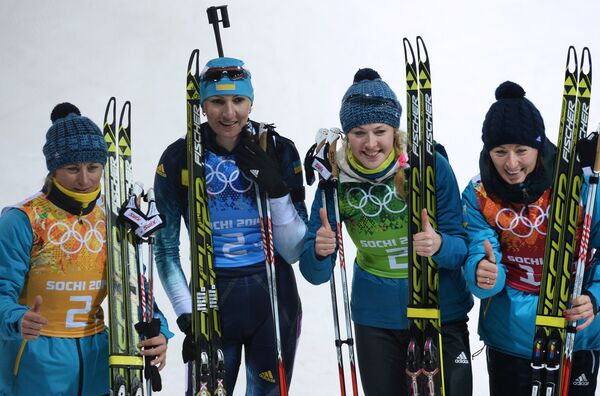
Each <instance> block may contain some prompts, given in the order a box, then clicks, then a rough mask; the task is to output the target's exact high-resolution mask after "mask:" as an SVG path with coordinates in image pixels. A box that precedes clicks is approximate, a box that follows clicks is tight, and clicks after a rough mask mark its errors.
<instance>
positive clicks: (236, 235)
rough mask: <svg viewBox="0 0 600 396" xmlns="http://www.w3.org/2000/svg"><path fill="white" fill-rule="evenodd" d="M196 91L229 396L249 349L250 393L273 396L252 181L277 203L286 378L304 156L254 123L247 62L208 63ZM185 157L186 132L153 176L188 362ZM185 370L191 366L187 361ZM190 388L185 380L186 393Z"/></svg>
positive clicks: (167, 276)
mask: <svg viewBox="0 0 600 396" xmlns="http://www.w3.org/2000/svg"><path fill="white" fill-rule="evenodd" d="M200 97H201V101H202V102H201V103H202V111H203V114H204V116H205V117H206V119H207V121H206V122H204V123H202V125H201V139H202V146H203V157H204V162H205V164H206V165H205V180H206V192H207V200H208V212H209V216H210V222H211V231H212V243H213V251H214V260H213V263H214V269H215V272H216V278H217V290H218V304H219V311H220V315H221V329H222V350H223V353H224V356H225V388H226V390H227V392H228V394H233V390H234V386H235V383H236V380H237V376H238V371H239V366H240V362H241V354H242V349H244V353H245V365H246V383H247V385H246V386H247V387H246V394H248V395H276V394H279V388H278V382H279V379H278V367H277V360H276V357H277V354H276V343H275V336H274V332H275V325H274V320H273V312H272V309H271V300H270V292H269V288H268V287H267V285H268V279H267V271H265V252H264V250H263V246H262V238H261V226H260V216H259V206H258V202H257V198H256V193H255V185H256V186H258V188H259V189H260V190H261V191H264V192H266V193H267V195H268V202H269V204H270V208H271V216H272V224H273V229H272V233H273V243H274V247H275V251H276V252H275V253H276V264H275V266H276V268H277V271H276V277H277V283H276V285H277V292H278V303H279V321H280V329H281V332H280V333H281V342H282V355H283V361H284V366H285V369H286V381H287V383H288V384H289V382H290V380H291V376H292V368H293V363H294V356H295V353H296V344H297V340H298V337H299V335H300V321H301V314H302V310H301V304H300V297H299V295H298V290H297V287H296V280H295V277H294V272H293V269H292V267H291V265H290V264H291V263H293V262H295V261H297V260H298V257H299V256H300V253H301V251H302V247H303V242H304V234H305V230H306V225H305V221H306V217H307V215H306V207H305V204H304V187H303V185H302V168H301V162H300V158H299V155H298V152H297V150H296V147H295V146H294V144H293V143H292V141H290V140H288V139H286V138H284V137H282V136H280V135H279V134H278V133H277V132H275V130H274V127H273V126H272V125H269V124H261V123H258V122H255V121H252V120H250V119H249V114H250V112H251V110H252V104H253V101H254V92H253V88H252V82H251V75H250V72H249V71H248V69H247V68H246V67H245V65H244V62H243V61H241V60H239V59H234V58H226V57H222V58H216V59H213V60H210V61H209V62H208V63H207V64H206V67H205V68H204V70H203V71H202V72H201V74H200ZM263 131H264V133H266V134H267V135H266V138H267V151H266V152H265V151H263V149H261V147H259V144H258V135H259V133H260V132H263ZM186 158H187V157H186V144H185V139H183V138H181V139H179V140H177V141H175V142H174V143H173V144H171V145H170V146H169V147H167V149H166V150H165V152H164V153H163V155H162V157H161V159H160V162H159V165H158V168H157V171H156V175H155V181H154V188H155V192H156V202H157V206H158V209H159V211H160V212H161V213H162V214H163V215H164V216H165V218H166V224H167V225H166V227H165V228H163V229H161V230H160V231H159V232H158V235H157V238H156V247H155V257H156V266H157V268H158V273H159V276H160V278H161V282H162V284H163V286H164V288H165V290H166V292H167V295H168V296H169V298H170V300H171V304H172V305H173V308H174V310H175V313H176V314H177V316H178V320H177V323H178V325H179V327H180V329H181V330H182V331H183V332H184V333H185V335H186V339H185V341H184V346H183V355H184V361H185V362H187V361H188V360H190V359H193V357H194V355H195V351H194V342H193V335H192V331H191V312H192V296H191V295H190V289H189V287H188V282H187V280H186V278H185V275H184V272H183V269H182V265H181V260H180V254H179V240H180V223H181V219H182V218H183V220H184V222H185V224H186V226H187V227H188V231H189V218H188V214H189V212H188V186H187V184H188V182H187V176H182V174H184V173H185V174H186V175H187V162H186ZM265 215H266V214H265ZM186 356H187V357H186ZM188 366H189V367H188V370H191V367H192V366H191V364H188ZM188 379H189V380H191V375H189V376H188ZM190 392H191V384H190V383H189V381H188V391H187V393H186V394H190Z"/></svg>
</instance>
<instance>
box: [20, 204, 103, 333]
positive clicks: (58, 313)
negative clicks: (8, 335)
mask: <svg viewBox="0 0 600 396" xmlns="http://www.w3.org/2000/svg"><path fill="white" fill-rule="evenodd" d="M18 209H20V210H21V211H23V212H24V213H25V214H26V215H27V217H29V222H30V223H31V230H32V233H33V246H32V248H31V254H30V261H29V273H28V276H27V280H26V282H25V286H24V288H23V292H22V293H21V297H20V298H19V303H20V304H22V305H28V306H33V304H34V300H35V296H37V295H41V296H42V298H43V303H42V305H41V308H40V313H41V314H42V315H44V316H45V317H46V318H47V319H48V324H47V325H46V326H44V328H43V329H42V335H44V336H50V337H67V338H78V337H84V336H88V335H92V334H97V333H99V332H101V331H102V330H104V328H105V325H104V313H103V311H102V307H101V306H100V304H101V303H102V301H103V300H104V298H105V297H106V245H105V241H106V223H105V215H104V213H103V211H102V210H101V208H100V207H99V206H98V205H96V206H95V207H94V209H93V210H92V211H91V212H90V213H89V214H87V215H83V216H77V215H73V214H71V213H69V212H67V211H65V210H63V209H61V208H59V207H57V206H56V205H55V204H53V203H52V202H50V201H49V200H48V198H47V197H46V195H44V194H43V193H38V194H36V195H34V196H33V197H31V198H30V199H29V200H27V201H25V202H24V203H21V204H20V206H19V207H18Z"/></svg>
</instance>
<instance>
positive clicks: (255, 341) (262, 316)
mask: <svg viewBox="0 0 600 396" xmlns="http://www.w3.org/2000/svg"><path fill="white" fill-rule="evenodd" d="M276 271H277V272H276V273H277V293H278V297H279V298H278V303H279V323H280V332H281V343H282V346H281V349H282V354H283V362H284V365H285V371H286V379H287V381H286V382H287V385H288V387H289V386H290V383H291V381H292V371H293V368H294V358H295V355H296V345H297V342H298V337H299V336H300V326H301V318H302V307H301V303H300V297H299V296H298V289H297V286H296V278H295V275H294V270H293V269H292V266H291V265H289V264H287V263H285V262H283V260H281V259H280V258H279V256H278V257H277V263H276ZM217 290H218V292H219V310H220V311H221V327H222V329H223V338H222V340H223V354H224V355H225V387H226V389H227V394H228V395H233V394H234V388H235V383H236V382H237V377H238V373H239V369H240V364H241V359H242V349H243V350H244V357H245V361H244V362H245V366H246V372H245V376H246V389H245V390H242V391H241V392H240V393H239V394H244V395H246V396H276V395H279V380H278V378H279V375H278V371H277V349H276V343H275V327H274V322H273V314H272V310H271V300H270V297H269V289H268V283H267V273H266V269H265V265H264V264H258V265H254V266H250V267H242V268H239V269H227V270H223V269H218V271H217ZM190 385H191V364H188V392H186V395H188V396H189V395H191V389H190ZM300 393H301V391H300Z"/></svg>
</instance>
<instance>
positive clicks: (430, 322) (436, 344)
mask: <svg viewBox="0 0 600 396" xmlns="http://www.w3.org/2000/svg"><path fill="white" fill-rule="evenodd" d="M403 42H404V56H405V59H406V98H407V105H406V107H407V111H406V115H407V128H408V150H409V163H410V174H409V177H408V181H409V197H408V208H409V219H410V220H409V235H414V234H416V233H418V232H420V231H421V230H422V224H421V210H422V209H423V208H425V209H427V214H428V216H429V220H430V222H431V225H432V226H433V228H434V229H435V228H437V222H436V218H437V203H436V192H435V149H434V143H433V114H432V110H433V107H432V100H431V99H432V97H431V73H430V67H429V56H428V54H427V49H426V47H425V43H424V42H423V39H422V38H421V37H417V58H415V54H414V51H413V48H412V46H411V44H410V41H409V40H408V39H406V38H405V39H404V40H403ZM417 64H418V68H417ZM408 240H409V254H408V288H409V292H408V293H409V296H408V297H409V299H408V301H409V303H408V309H407V317H408V320H409V330H410V335H411V338H410V341H409V345H408V354H407V358H406V375H407V381H408V386H409V391H410V394H411V395H412V396H418V395H427V396H434V395H436V396H439V395H444V370H443V362H442V335H441V320H440V307H439V297H438V285H439V279H438V268H437V264H436V263H435V262H434V261H433V259H432V258H430V257H421V256H419V255H417V254H416V252H415V251H414V249H413V246H412V238H408Z"/></svg>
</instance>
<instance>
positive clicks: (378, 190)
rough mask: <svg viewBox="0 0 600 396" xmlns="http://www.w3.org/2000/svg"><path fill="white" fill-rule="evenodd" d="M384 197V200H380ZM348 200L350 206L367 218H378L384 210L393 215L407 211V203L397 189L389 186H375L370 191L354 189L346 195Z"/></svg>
mask: <svg viewBox="0 0 600 396" xmlns="http://www.w3.org/2000/svg"><path fill="white" fill-rule="evenodd" d="M382 195H383V198H380V197H381V196H382ZM394 198H396V199H395V200H394ZM346 200H347V202H348V205H350V206H351V207H353V208H354V209H358V210H360V211H361V212H362V213H363V214H364V215H365V216H367V217H375V216H378V215H379V214H380V213H381V211H382V210H383V209H384V208H385V210H386V211H387V212H389V213H393V214H398V213H402V212H404V211H405V210H406V203H405V202H404V201H403V200H402V199H401V198H400V196H399V195H398V193H397V192H396V188H395V187H394V188H391V187H390V186H388V185H387V184H373V185H371V187H369V190H368V191H365V190H363V189H362V188H360V187H352V188H351V189H350V190H348V192H347V193H346Z"/></svg>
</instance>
